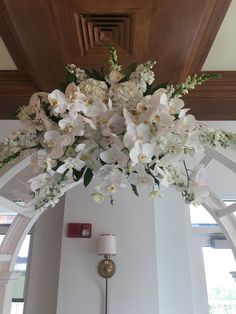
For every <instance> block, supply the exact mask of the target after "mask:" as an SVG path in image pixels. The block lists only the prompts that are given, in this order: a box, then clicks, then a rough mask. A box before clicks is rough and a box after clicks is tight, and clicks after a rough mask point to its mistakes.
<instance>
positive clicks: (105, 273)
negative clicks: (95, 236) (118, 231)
mask: <svg viewBox="0 0 236 314" xmlns="http://www.w3.org/2000/svg"><path fill="white" fill-rule="evenodd" d="M98 254H99V255H103V256H104V259H103V260H101V262H100V263H99V264H98V272H99V274H100V275H101V276H102V277H103V278H105V279H106V292H105V314H107V300H108V278H111V277H112V276H113V275H114V274H115V272H116V264H115V263H114V262H113V261H112V260H111V259H110V257H111V256H112V255H116V235H115V234H100V236H99V246H98Z"/></svg>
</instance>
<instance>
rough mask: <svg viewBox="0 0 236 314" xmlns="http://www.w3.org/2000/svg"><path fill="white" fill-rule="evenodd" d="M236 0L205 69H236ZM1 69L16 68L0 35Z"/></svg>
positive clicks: (232, 3) (218, 35) (231, 6)
mask: <svg viewBox="0 0 236 314" xmlns="http://www.w3.org/2000/svg"><path fill="white" fill-rule="evenodd" d="M235 55H236V0H232V2H231V5H230V7H229V10H228V12H227V14H226V16H225V19H224V21H223V23H222V25H221V28H220V30H219V32H218V34H217V36H216V39H215V41H214V43H213V46H212V48H211V50H210V52H209V55H208V57H207V59H206V62H205V64H204V66H203V70H209V71H210V70H213V71H215V70H218V71H236V57H235ZM72 61H73V60H72ZM0 70H16V65H15V63H14V61H13V60H12V58H11V56H10V55H9V53H8V51H7V48H6V46H5V45H4V43H3V41H2V39H1V37H0Z"/></svg>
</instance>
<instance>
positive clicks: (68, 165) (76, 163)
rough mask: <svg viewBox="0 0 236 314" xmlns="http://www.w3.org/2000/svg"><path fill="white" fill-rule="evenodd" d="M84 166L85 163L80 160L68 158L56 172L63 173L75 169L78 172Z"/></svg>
mask: <svg viewBox="0 0 236 314" xmlns="http://www.w3.org/2000/svg"><path fill="white" fill-rule="evenodd" d="M84 166H85V162H84V161H83V160H81V159H80V158H78V157H76V158H72V157H69V158H67V159H66V160H65V161H64V164H63V165H61V166H60V167H59V168H58V169H57V172H59V173H64V172H65V171H66V170H67V169H69V170H72V169H76V170H78V171H80V170H81V169H82V168H83V167H84Z"/></svg>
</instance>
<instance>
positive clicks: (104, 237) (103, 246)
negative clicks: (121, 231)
mask: <svg viewBox="0 0 236 314" xmlns="http://www.w3.org/2000/svg"><path fill="white" fill-rule="evenodd" d="M98 254H99V255H116V235H115V234H107V233H106V234H100V236H99V244H98Z"/></svg>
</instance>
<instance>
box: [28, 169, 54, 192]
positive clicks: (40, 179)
mask: <svg viewBox="0 0 236 314" xmlns="http://www.w3.org/2000/svg"><path fill="white" fill-rule="evenodd" d="M51 178H52V176H51V175H50V174H49V173H46V172H44V173H41V174H39V175H38V176H36V177H34V178H31V179H30V180H29V181H28V182H29V183H30V188H31V190H32V191H33V192H36V191H37V190H39V189H41V188H43V187H45V186H47V185H48V183H49V181H50V180H51Z"/></svg>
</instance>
